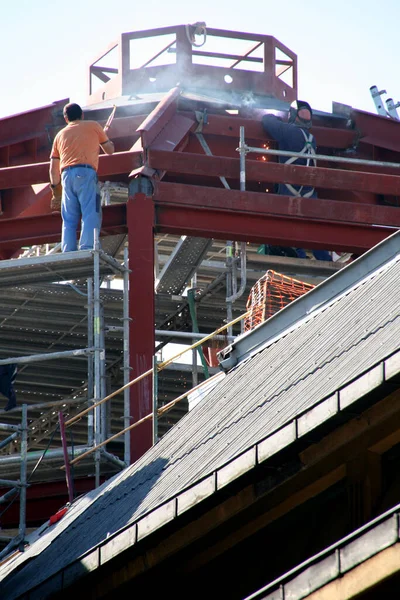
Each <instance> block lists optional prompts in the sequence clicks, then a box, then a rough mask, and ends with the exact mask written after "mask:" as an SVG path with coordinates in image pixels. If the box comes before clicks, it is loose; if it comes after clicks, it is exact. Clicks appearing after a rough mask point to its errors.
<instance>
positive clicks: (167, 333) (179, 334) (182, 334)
mask: <svg viewBox="0 0 400 600" xmlns="http://www.w3.org/2000/svg"><path fill="white" fill-rule="evenodd" d="M108 329H109V331H121V330H122V329H123V328H122V327H118V326H112V327H110V328H108ZM154 334H155V336H156V337H176V338H183V339H185V338H187V339H195V340H201V339H203V338H204V337H206V334H205V333H195V332H194V331H193V332H191V331H172V330H169V329H155V331H154ZM235 338H236V336H235V335H231V336H230V337H229V336H228V340H229V341H230V342H233V340H234V339H235ZM214 339H215V340H226V339H227V336H224V335H216V336H214ZM0 428H1V427H0Z"/></svg>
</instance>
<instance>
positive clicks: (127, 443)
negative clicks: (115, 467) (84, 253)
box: [123, 247, 131, 465]
mask: <svg viewBox="0 0 400 600" xmlns="http://www.w3.org/2000/svg"><path fill="white" fill-rule="evenodd" d="M128 265H129V253H128V248H126V247H125V248H124V267H125V270H124V273H123V281H124V291H123V344H124V349H123V352H124V354H123V361H124V385H125V386H126V385H127V383H128V382H129V379H130V353H129V322H130V317H129V294H128V290H129V268H128ZM130 412H131V405H130V390H129V388H128V387H125V389H124V428H126V427H128V426H129V424H130V422H131V419H130ZM130 457H131V436H130V433H129V431H127V432H126V434H125V436H124V459H125V464H127V465H129V463H130Z"/></svg>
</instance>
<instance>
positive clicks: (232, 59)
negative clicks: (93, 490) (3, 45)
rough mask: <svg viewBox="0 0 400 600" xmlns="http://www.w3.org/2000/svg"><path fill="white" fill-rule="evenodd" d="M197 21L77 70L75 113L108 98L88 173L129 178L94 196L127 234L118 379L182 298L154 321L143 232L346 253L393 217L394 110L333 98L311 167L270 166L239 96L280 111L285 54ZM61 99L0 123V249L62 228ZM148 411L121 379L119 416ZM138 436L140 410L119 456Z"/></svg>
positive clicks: (140, 365)
mask: <svg viewBox="0 0 400 600" xmlns="http://www.w3.org/2000/svg"><path fill="white" fill-rule="evenodd" d="M196 25H197V26H196ZM198 31H199V28H198V24H194V25H180V26H176V27H167V28H162V29H153V30H147V31H139V32H131V33H125V34H122V35H121V36H120V38H119V40H117V41H116V42H115V43H113V44H111V45H110V46H109V47H108V48H107V49H106V50H105V51H104V52H102V53H101V54H100V55H99V57H98V58H97V59H96V60H95V61H94V62H93V63H92V64H91V65H90V67H89V80H90V81H89V90H88V91H89V93H88V102H87V106H86V107H85V113H86V118H93V119H96V120H98V121H99V122H100V123H104V122H105V121H106V120H107V117H108V115H109V113H110V107H111V106H113V105H116V107H117V108H116V114H115V117H114V120H113V122H112V125H111V127H110V129H109V136H110V138H111V139H113V141H114V143H115V146H116V153H115V154H114V155H112V156H106V155H104V156H101V157H100V164H99V172H98V174H99V180H100V181H101V182H106V181H108V182H111V183H113V182H115V183H123V184H124V185H126V186H127V188H128V190H129V191H128V198H127V202H121V203H117V204H111V205H109V206H105V207H104V209H103V223H102V230H101V238H102V240H104V239H106V238H107V236H111V235H117V234H119V235H123V236H126V240H127V245H128V248H129V265H130V274H129V311H130V327H129V330H130V331H129V344H130V359H131V363H130V371H131V377H132V378H134V377H135V376H138V375H140V373H141V372H143V371H146V370H148V369H150V368H152V365H153V355H154V348H155V323H156V327H158V329H160V330H161V329H166V330H168V329H171V323H172V322H173V323H175V322H176V319H177V318H178V317H179V318H181V316H182V311H183V309H182V306H183V305H184V304H182V302H183V301H182V299H181V300H180V301H179V302H180V304H179V302H178V303H175V305H174V307H175V308H173V309H172V306H173V305H172V304H168V307H169V308H168V309H166V310H165V311H164V313H163V316H162V318H161V316H160V315H159V316H158V317H157V318H156V319H155V312H156V305H157V302H161V301H163V302H164V301H166V299H165V298H164V299H163V298H162V295H161V294H160V296H159V297H157V294H155V281H154V265H155V262H156V257H155V254H154V248H155V246H154V240H155V239H160V238H163V237H165V236H167V237H168V236H170V238H171V239H172V240H175V241H174V242H173V244H176V238H175V237H174V236H178V240H179V239H180V236H183V235H185V236H192V237H193V238H205V239H209V240H221V241H224V242H225V241H226V240H229V241H231V242H232V243H233V244H234V246H235V244H236V242H245V243H246V244H248V245H249V246H251V245H255V247H257V245H258V244H261V243H264V242H265V241H266V240H268V242H269V243H271V244H276V245H284V246H288V245H289V246H301V247H303V248H310V249H318V248H320V249H329V250H332V251H336V252H348V253H352V254H355V255H360V254H362V253H363V252H365V251H366V250H368V249H370V248H371V247H372V246H374V245H375V244H377V243H379V242H380V241H381V240H383V239H384V238H385V237H387V236H388V235H389V234H391V233H392V232H393V229H394V228H398V227H399V226H400V209H399V192H400V177H399V169H398V168H397V163H399V162H400V160H399V158H400V123H399V122H398V121H396V120H392V119H390V118H387V117H385V116H382V115H374V114H370V113H366V112H363V111H359V110H357V109H353V108H350V107H344V106H339V105H335V107H334V111H333V112H332V113H326V112H321V111H317V110H316V111H315V115H314V122H313V129H312V131H313V133H314V135H315V137H316V140H317V144H318V151H319V154H320V155H321V156H322V158H320V159H319V160H318V166H317V167H315V168H314V167H302V166H296V165H283V164H279V163H277V162H276V157H275V156H274V155H273V154H268V152H267V147H268V148H269V149H274V148H275V145H274V142H273V140H267V139H266V137H265V133H264V132H263V130H262V127H261V123H260V122H259V121H258V120H256V119H254V118H249V112H248V109H249V107H250V108H252V107H255V108H259V109H262V110H264V111H274V112H275V113H276V114H283V113H284V112H285V110H287V108H288V104H289V103H290V102H291V100H293V99H294V98H296V97H297V56H296V55H295V54H294V53H293V52H292V51H291V50H290V49H288V48H286V47H285V46H284V45H283V44H281V43H280V42H279V41H278V40H276V39H275V38H274V37H272V36H268V35H255V34H247V33H242V32H232V31H224V30H219V29H211V28H207V27H206V26H205V25H204V26H203V25H202V27H201V28H200V31H201V35H200V39H199V34H198ZM149 48H150V50H149ZM221 48H223V49H221ZM146 52H147V54H146ZM113 60H114V63H113ZM110 65H112V66H110ZM307 100H309V101H310V102H311V104H312V98H308V99H307ZM66 101H67V99H63V100H59V101H57V102H54V103H53V104H51V105H48V106H44V107H41V108H37V109H34V110H32V111H29V112H27V113H23V114H19V115H11V116H9V117H7V118H3V119H1V120H0V201H1V216H0V258H1V259H2V260H7V259H11V258H14V257H17V256H18V255H19V254H20V253H21V249H22V248H23V247H26V246H31V245H40V244H48V243H56V242H58V241H59V239H60V230H61V219H60V215H59V214H54V213H51V210H50V189H49V185H48V168H49V163H48V159H49V152H50V147H51V143H52V140H53V138H54V135H55V134H56V132H57V131H58V130H59V129H60V128H61V127H62V126H63V119H62V108H63V106H64V104H65V102H66ZM241 128H243V129H244V132H245V136H246V142H247V143H248V145H249V147H252V148H258V149H259V153H258V154H257V153H253V154H249V155H248V156H246V188H245V189H243V186H241V185H240V169H241V167H240V163H241V160H240V156H239V152H238V146H239V143H240V131H241ZM199 134H201V137H200V136H199ZM202 140H203V141H204V143H202ZM206 150H207V151H206ZM264 150H265V152H264ZM337 159H339V160H337ZM340 159H343V160H342V161H340ZM349 159H350V160H349ZM351 159H354V160H351ZM224 182H226V184H227V185H224ZM280 182H287V183H297V184H303V185H312V186H314V187H315V188H316V189H317V190H318V199H317V200H316V199H308V198H301V197H299V198H293V197H285V196H278V195H276V194H274V193H272V192H271V190H272V189H273V185H274V184H276V183H280ZM172 250H173V248H171V252H172ZM238 261H239V258H238V256H236V257H235V261H234V264H235V265H237V264H238ZM312 262H313V261H309V263H310V269H311V267H312V266H313V265H311V263H312ZM302 268H303V269H306V267H304V265H303V267H302ZM188 272H190V273H191V274H193V269H188ZM224 301H225V299H224V298H223V300H222V304H224ZM168 302H171V298H169V299H168ZM238 306H239V305H238ZM240 306H243V303H242V305H240ZM220 308H221V306H219V309H220ZM160 314H161V313H160ZM209 314H210V318H211V313H209ZM218 314H219V313H218ZM201 325H202V332H204V333H206V332H208V331H210V329H211V330H212V329H214V328H215V327H210V324H209V323H208V322H207V318H205V319H204V320H203V322H202V324H201ZM172 329H173V327H172ZM182 330H186V331H187V329H185V327H183V328H182ZM236 333H238V331H237V332H236ZM151 410H152V382H151V378H147V379H145V380H143V381H142V382H141V384H140V385H138V386H135V387H134V388H132V389H131V391H130V411H129V414H130V419H131V421H133V422H134V421H137V420H139V419H140V418H141V417H143V416H144V415H146V414H148V413H149V412H151ZM152 439H153V432H152V427H151V423H149V422H146V423H144V424H143V426H140V427H139V428H138V429H137V430H136V431H135V433H134V435H133V434H132V436H131V439H130V457H129V460H130V462H133V461H134V460H136V459H137V458H139V457H140V456H141V455H142V454H143V452H145V451H146V449H148V448H149V446H150V445H151V444H152Z"/></svg>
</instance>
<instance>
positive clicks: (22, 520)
mask: <svg viewBox="0 0 400 600" xmlns="http://www.w3.org/2000/svg"><path fill="white" fill-rule="evenodd" d="M21 430H22V433H21V470H20V485H21V488H20V492H19V536H20V546H19V550H20V551H21V552H23V550H24V539H25V533H26V486H27V478H26V474H27V460H26V457H27V453H28V411H27V407H26V404H23V405H22V427H21Z"/></svg>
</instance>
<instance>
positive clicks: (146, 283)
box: [126, 193, 155, 464]
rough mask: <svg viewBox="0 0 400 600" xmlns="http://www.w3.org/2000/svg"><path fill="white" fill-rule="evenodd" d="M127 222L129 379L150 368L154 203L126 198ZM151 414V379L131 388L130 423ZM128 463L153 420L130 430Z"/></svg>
mask: <svg viewBox="0 0 400 600" xmlns="http://www.w3.org/2000/svg"><path fill="white" fill-rule="evenodd" d="M126 222H127V227H128V243H129V251H128V256H129V269H130V275H129V316H130V319H131V320H130V324H129V353H130V367H131V375H130V379H134V378H135V377H137V376H138V375H141V374H142V373H143V372H145V371H148V370H149V369H152V366H153V354H154V347H155V339H154V239H153V226H154V203H153V199H152V198H151V197H148V196H146V195H145V194H142V193H136V194H134V195H133V196H130V197H129V200H128V204H127V213H126ZM151 412H152V377H151V375H149V376H148V377H145V378H143V379H142V380H141V381H139V382H138V383H136V384H133V385H132V386H131V388H130V416H131V417H132V418H131V424H132V423H135V422H137V421H139V419H142V418H143V417H145V416H146V415H148V414H150V413H151ZM130 445H131V448H130V462H131V464H132V463H133V462H135V461H136V460H137V459H138V458H140V457H141V456H142V455H143V454H144V453H145V452H146V450H148V449H149V448H150V447H151V445H152V421H151V420H147V421H145V422H144V423H142V424H141V425H139V426H138V427H135V428H134V429H132V431H131V438H130Z"/></svg>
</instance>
